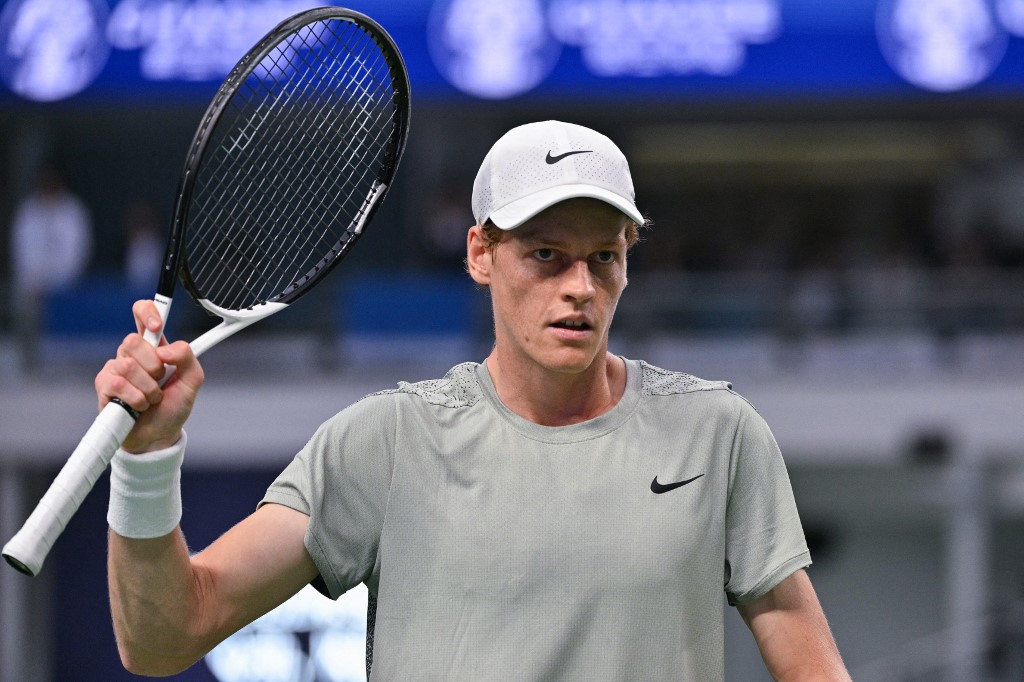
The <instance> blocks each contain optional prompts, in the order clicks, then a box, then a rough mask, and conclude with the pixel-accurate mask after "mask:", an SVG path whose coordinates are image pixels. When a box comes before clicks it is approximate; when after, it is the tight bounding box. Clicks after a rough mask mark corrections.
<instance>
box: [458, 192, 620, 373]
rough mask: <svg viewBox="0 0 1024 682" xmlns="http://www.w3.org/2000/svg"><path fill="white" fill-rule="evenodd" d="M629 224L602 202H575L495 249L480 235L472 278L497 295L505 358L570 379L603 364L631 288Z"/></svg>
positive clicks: (474, 243)
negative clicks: (621, 298) (628, 283)
mask: <svg viewBox="0 0 1024 682" xmlns="http://www.w3.org/2000/svg"><path fill="white" fill-rule="evenodd" d="M626 220H627V219H626V217H625V216H624V215H622V213H620V212H619V211H618V210H617V209H615V208H613V207H612V206H610V205H608V204H606V203H604V202H602V201H598V200H596V199H570V200H567V201H563V202H561V203H559V204H556V205H554V206H552V207H551V208H549V209H547V210H545V211H543V212H541V213H539V214H538V215H536V216H535V217H533V218H531V219H530V220H529V221H527V222H526V223H524V224H523V225H520V226H519V227H518V228H516V229H514V230H511V231H510V232H508V233H507V234H506V235H505V236H504V238H503V239H502V241H501V242H500V243H499V244H498V245H497V246H496V247H494V248H493V249H491V250H487V249H485V248H483V246H482V244H481V243H480V241H481V240H480V239H479V233H478V232H477V234H476V235H474V231H479V229H480V228H479V227H474V228H472V230H471V231H470V236H469V258H468V261H469V265H470V274H471V275H472V276H473V278H474V280H476V281H477V282H478V283H480V284H483V285H486V286H488V287H489V288H490V292H491V299H492V303H493V307H494V325H495V336H496V342H497V349H498V352H499V357H501V358H509V359H513V358H514V359H515V361H522V362H525V363H527V365H529V366H532V367H541V368H543V369H546V370H549V371H556V372H564V373H578V372H582V371H584V370H586V369H587V368H589V367H591V365H592V364H593V362H594V360H595V359H598V358H600V359H602V360H603V357H604V353H605V352H606V351H607V348H608V329H609V327H610V326H611V323H612V318H613V316H614V314H615V307H616V306H617V305H618V302H619V296H620V295H621V294H622V290H623V289H624V288H625V286H626V250H627V246H626V239H625V234H624V233H625V225H626ZM521 367H523V369H524V370H526V371H529V368H528V367H526V366H521Z"/></svg>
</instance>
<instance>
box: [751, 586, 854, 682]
mask: <svg viewBox="0 0 1024 682" xmlns="http://www.w3.org/2000/svg"><path fill="white" fill-rule="evenodd" d="M740 613H741V615H742V616H743V619H744V620H745V621H746V622H747V625H748V626H749V627H750V629H751V632H752V633H753V635H754V639H755V640H756V642H757V646H758V649H760V651H761V656H762V658H763V659H764V662H765V665H766V666H767V668H768V671H769V672H770V673H771V675H772V678H773V679H775V680H777V681H779V682H802V681H804V680H808V681H810V680H813V681H814V682H849V680H850V675H849V673H847V671H846V666H845V665H844V664H843V659H842V656H841V655H840V653H839V648H838V647H837V646H836V643H835V639H834V638H833V637H832V631H831V630H830V629H829V626H828V621H827V620H826V619H825V614H824V612H823V611H822V609H821V605H820V604H819V602H818V597H817V595H816V594H815V593H814V588H813V587H812V586H811V582H810V579H809V578H808V577H807V574H806V573H805V572H804V571H797V572H796V573H794V574H793V575H791V576H790V577H789V578H787V579H786V580H784V581H782V582H781V583H780V584H779V585H778V586H776V588H775V589H774V590H772V591H771V592H769V593H768V594H767V595H765V596H764V597H762V598H761V599H759V600H758V601H756V602H754V603H752V604H748V605H745V606H741V607H740Z"/></svg>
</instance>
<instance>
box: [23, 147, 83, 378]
mask: <svg viewBox="0 0 1024 682" xmlns="http://www.w3.org/2000/svg"><path fill="white" fill-rule="evenodd" d="M11 239H12V243H11V260H12V269H13V273H14V292H13V293H14V305H13V310H14V315H15V329H16V334H17V337H18V345H19V350H20V352H21V361H22V364H23V366H24V368H25V369H26V370H27V371H30V372H31V371H33V370H34V369H36V368H38V367H39V363H38V360H39V357H38V355H39V336H40V327H41V322H42V313H43V305H44V304H45V301H46V297H47V295H49V294H50V293H51V292H53V291H56V290H57V289H61V288H66V287H69V286H72V285H73V284H74V283H75V282H77V281H78V280H79V279H80V278H81V277H82V275H83V274H84V273H85V270H86V267H87V266H88V264H89V257H90V255H91V252H92V239H93V234H92V220H91V216H90V214H89V211H88V209H87V208H86V206H85V204H84V203H82V201H81V199H79V198H78V197H77V196H75V195H74V194H72V193H71V191H70V190H68V188H67V186H66V185H65V184H64V178H63V176H62V175H61V173H60V171H59V170H58V169H57V168H55V167H53V166H44V167H43V168H42V170H41V171H40V173H39V176H38V178H37V180H36V184H35V186H34V188H33V189H32V191H31V192H30V193H29V195H28V196H27V197H25V198H24V199H23V200H22V201H21V203H20V204H19V205H18V206H17V207H16V209H15V212H14V220H13V224H12V229H11Z"/></svg>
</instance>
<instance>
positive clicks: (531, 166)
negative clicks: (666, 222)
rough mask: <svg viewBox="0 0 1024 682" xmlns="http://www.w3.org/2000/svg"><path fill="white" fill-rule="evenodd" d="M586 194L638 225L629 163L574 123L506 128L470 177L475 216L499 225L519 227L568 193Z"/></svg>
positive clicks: (598, 135) (596, 135)
mask: <svg viewBox="0 0 1024 682" xmlns="http://www.w3.org/2000/svg"><path fill="white" fill-rule="evenodd" d="M574 197H590V198H592V199H600V200H601V201H605V202H607V203H609V204H611V205H612V206H614V207H616V208H617V209H619V210H620V211H622V212H623V213H624V214H626V215H627V216H628V217H629V218H630V220H632V221H633V222H635V223H637V224H640V225H642V224H643V222H644V218H643V216H642V215H640V212H639V211H638V210H637V208H636V203H635V196H634V193H633V179H632V178H631V177H630V174H629V164H628V163H627V161H626V157H625V156H624V155H623V154H622V152H621V151H620V150H619V148H618V147H617V146H615V143H614V142H612V141H611V140H610V139H608V138H607V137H606V136H604V135H602V134H601V133H599V132H597V131H595V130H591V129H590V128H585V127H584V126H580V125H576V124H574V123H563V122H561V121H541V122H538V123H528V124H526V125H522V126H518V127H516V128H513V129H512V130H510V131H508V132H507V133H505V134H504V135H503V136H502V137H501V138H500V139H499V140H498V141H497V142H495V143H494V146H493V147H491V150H490V151H489V152H488V153H487V156H486V157H484V161H483V163H482V164H481V165H480V170H479V171H478V172H477V175H476V181H475V182H474V183H473V216H474V217H475V218H476V221H477V224H478V225H483V224H484V223H485V222H487V220H490V221H491V222H493V223H494V224H495V225H497V226H498V227H500V228H501V229H503V230H511V229H513V228H516V227H519V226H520V225H522V224H523V223H524V222H526V221H527V220H529V219H530V218H532V217H533V216H535V215H537V214H538V213H540V212H541V211H543V210H544V209H546V208H548V207H549V206H552V205H554V204H557V203H558V202H560V201H565V200H566V199H572V198H574Z"/></svg>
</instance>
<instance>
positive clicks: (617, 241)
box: [515, 228, 626, 249]
mask: <svg viewBox="0 0 1024 682" xmlns="http://www.w3.org/2000/svg"><path fill="white" fill-rule="evenodd" d="M538 229H539V228H536V229H534V230H530V231H525V232H522V233H520V234H519V235H515V236H516V237H517V238H518V239H519V240H520V241H521V242H523V243H524V244H544V245H546V246H556V247H564V246H566V245H567V244H569V241H567V240H564V239H553V238H550V237H547V236H545V235H542V234H538V233H537V230H538ZM625 241H626V236H625V233H624V232H620V233H619V234H617V235H616V236H615V237H614V238H613V239H609V240H606V241H603V242H600V243H598V244H596V248H598V249H612V248H618V247H620V246H622V245H623V244H625Z"/></svg>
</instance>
